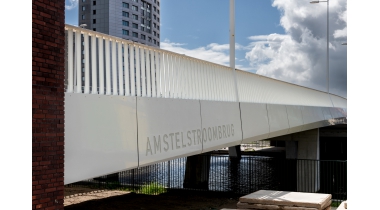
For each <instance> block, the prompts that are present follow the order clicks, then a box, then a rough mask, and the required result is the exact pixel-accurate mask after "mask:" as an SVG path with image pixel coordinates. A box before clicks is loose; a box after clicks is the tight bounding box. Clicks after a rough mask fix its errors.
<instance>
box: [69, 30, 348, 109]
mask: <svg viewBox="0 0 380 210" xmlns="http://www.w3.org/2000/svg"><path fill="white" fill-rule="evenodd" d="M65 30H66V52H67V59H66V60H67V63H66V82H65V86H66V92H67V93H84V94H100V95H119V96H137V97H153V98H179V99H195V100H210V101H236V99H235V90H234V82H233V72H232V70H231V68H230V67H227V66H223V65H219V64H215V63H211V62H208V61H204V60H200V59H196V58H192V57H189V56H186V55H181V54H177V53H173V52H170V51H166V50H162V49H158V48H155V47H150V46H146V45H143V44H139V43H136V42H132V41H129V40H125V39H121V38H118V37H113V36H110V35H107V34H102V33H99V32H96V31H91V30H87V29H83V28H79V27H75V26H71V25H67V24H66V27H65ZM77 43H79V44H77ZM237 85H238V93H239V99H240V102H253V103H266V104H283V105H302V106H320V107H339V108H346V107H347V100H346V99H345V98H342V97H339V96H336V95H331V94H328V93H326V92H322V91H318V90H314V89H310V88H306V87H302V86H299V85H294V84H291V83H287V82H283V81H279V80H275V79H272V78H268V77H264V76H260V75H257V74H254V73H250V72H246V71H241V70H238V71H237Z"/></svg>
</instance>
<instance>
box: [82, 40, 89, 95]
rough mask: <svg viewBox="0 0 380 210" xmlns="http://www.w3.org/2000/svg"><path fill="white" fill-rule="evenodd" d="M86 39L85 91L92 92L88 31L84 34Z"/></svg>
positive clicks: (86, 92)
mask: <svg viewBox="0 0 380 210" xmlns="http://www.w3.org/2000/svg"><path fill="white" fill-rule="evenodd" d="M83 39H84V46H83V47H84V93H85V94H89V93H90V59H89V58H90V56H89V53H88V51H89V48H90V45H89V43H88V33H85V34H83Z"/></svg>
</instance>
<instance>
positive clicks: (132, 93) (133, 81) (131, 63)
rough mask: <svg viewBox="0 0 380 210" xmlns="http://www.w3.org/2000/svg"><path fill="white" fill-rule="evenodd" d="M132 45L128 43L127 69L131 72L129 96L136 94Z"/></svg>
mask: <svg viewBox="0 0 380 210" xmlns="http://www.w3.org/2000/svg"><path fill="white" fill-rule="evenodd" d="M134 48H135V47H134V45H133V44H130V45H129V58H130V60H129V71H130V73H131V77H130V78H131V96H135V95H136V89H135V88H136V79H135V49H134Z"/></svg>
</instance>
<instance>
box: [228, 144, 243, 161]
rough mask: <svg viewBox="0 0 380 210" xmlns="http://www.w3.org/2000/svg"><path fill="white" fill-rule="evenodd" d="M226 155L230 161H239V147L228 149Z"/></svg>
mask: <svg viewBox="0 0 380 210" xmlns="http://www.w3.org/2000/svg"><path fill="white" fill-rule="evenodd" d="M228 154H229V156H230V160H240V159H241V149H240V145H236V146H233V147H228Z"/></svg>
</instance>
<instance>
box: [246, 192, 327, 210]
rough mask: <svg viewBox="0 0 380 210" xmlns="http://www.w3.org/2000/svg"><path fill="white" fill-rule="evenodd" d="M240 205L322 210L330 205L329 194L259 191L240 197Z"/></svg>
mask: <svg viewBox="0 0 380 210" xmlns="http://www.w3.org/2000/svg"><path fill="white" fill-rule="evenodd" d="M239 201H240V202H242V203H251V204H265V205H281V206H292V207H306V208H316V209H318V210H324V209H325V208H326V207H327V206H328V203H329V202H330V203H331V195H330V194H320V193H302V192H287V191H272V190H259V191H256V192H254V193H251V194H248V195H246V196H243V197H240V199H239Z"/></svg>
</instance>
